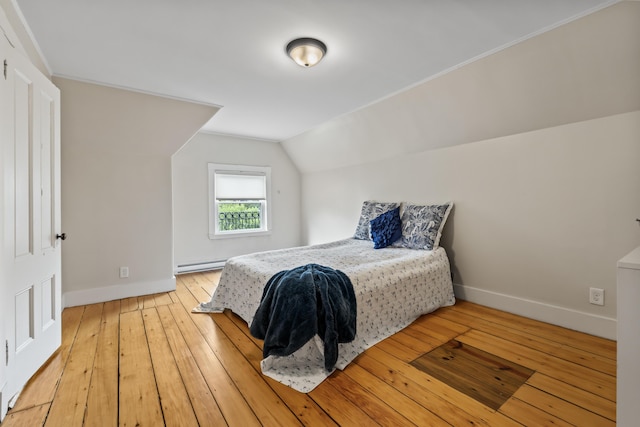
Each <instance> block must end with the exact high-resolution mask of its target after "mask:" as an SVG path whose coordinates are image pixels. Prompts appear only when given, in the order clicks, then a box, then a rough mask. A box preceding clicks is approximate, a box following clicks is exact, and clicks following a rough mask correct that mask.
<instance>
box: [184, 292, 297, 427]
mask: <svg viewBox="0 0 640 427" xmlns="http://www.w3.org/2000/svg"><path fill="white" fill-rule="evenodd" d="M176 292H177V293H178V296H179V297H180V298H181V299H184V301H183V308H182V309H181V310H178V309H177V308H175V309H174V310H173V313H174V316H175V317H176V320H177V321H178V324H179V325H180V326H181V327H184V328H185V331H184V332H183V333H184V334H185V338H187V333H186V332H187V331H189V335H190V336H193V337H196V336H197V335H196V334H198V335H200V334H201V335H200V336H204V339H205V340H206V342H207V343H209V347H210V348H209V350H213V352H214V353H215V355H216V357H217V358H218V360H219V361H220V363H221V364H222V365H223V366H224V367H225V369H226V371H227V372H228V373H229V376H230V377H231V378H232V379H233V381H234V383H235V384H236V387H238V390H240V392H241V393H242V395H243V396H244V398H245V399H246V401H247V402H248V403H249V405H250V406H251V408H252V409H253V411H254V412H255V414H256V416H257V417H258V419H259V420H260V421H261V422H262V423H264V424H268V425H271V424H273V425H276V424H278V423H284V424H286V425H301V423H300V421H299V420H298V419H297V418H296V416H295V415H294V414H293V413H292V412H291V410H289V409H288V408H287V406H286V405H285V404H284V402H283V401H282V399H280V397H279V396H278V395H277V394H275V393H274V392H273V390H272V389H271V388H270V387H269V386H268V384H267V383H266V382H265V381H264V379H263V378H262V376H261V375H259V374H258V373H257V372H255V370H253V369H252V368H251V365H250V363H249V362H248V361H247V360H246V359H245V358H244V356H243V355H242V354H241V353H240V352H238V351H237V349H236V347H235V346H234V345H233V344H232V343H231V342H230V341H229V339H228V338H227V336H226V335H225V334H224V332H222V331H221V330H220V329H219V328H218V327H217V326H216V325H215V322H213V320H212V319H211V318H210V317H209V316H207V315H204V316H203V315H201V314H192V313H188V312H186V308H187V307H194V306H195V304H194V303H197V302H196V301H195V299H194V298H193V296H192V295H191V294H190V293H189V292H188V291H186V289H183V288H181V287H178V289H177V290H176ZM171 307H175V306H171ZM194 322H195V323H194ZM187 341H188V339H187ZM196 342H200V343H201V341H198V340H197V339H194V344H195V343H196ZM190 345H191V344H190Z"/></svg>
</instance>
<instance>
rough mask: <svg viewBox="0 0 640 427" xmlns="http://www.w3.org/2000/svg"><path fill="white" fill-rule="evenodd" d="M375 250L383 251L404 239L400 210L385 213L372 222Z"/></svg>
mask: <svg viewBox="0 0 640 427" xmlns="http://www.w3.org/2000/svg"><path fill="white" fill-rule="evenodd" d="M370 226H371V238H372V240H373V248H374V249H382V248H386V247H387V246H389V245H391V244H392V243H393V242H395V241H396V240H398V239H399V238H400V237H402V221H400V208H399V207H398V208H395V209H392V210H390V211H387V212H385V213H383V214H382V215H380V216H378V217H376V218H375V219H372V220H371V221H370Z"/></svg>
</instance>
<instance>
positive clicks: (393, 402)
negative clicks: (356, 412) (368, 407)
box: [328, 363, 451, 427]
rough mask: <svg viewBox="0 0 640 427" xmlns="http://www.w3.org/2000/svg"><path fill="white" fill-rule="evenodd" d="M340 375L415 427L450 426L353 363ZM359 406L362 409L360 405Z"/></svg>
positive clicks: (331, 379) (330, 379)
mask: <svg viewBox="0 0 640 427" xmlns="http://www.w3.org/2000/svg"><path fill="white" fill-rule="evenodd" d="M342 374H344V375H348V376H349V377H350V378H351V379H353V380H354V381H355V382H356V383H358V384H359V385H360V386H361V387H362V388H364V389H365V390H367V391H368V392H369V393H375V395H376V396H377V397H378V398H379V399H381V400H383V401H384V402H386V403H387V404H388V405H389V406H390V407H392V408H394V409H395V410H396V411H397V412H398V413H400V414H401V415H402V416H403V417H405V418H407V419H408V420H410V421H411V422H412V423H414V424H415V425H418V426H440V427H442V426H450V425H451V424H449V423H447V422H446V421H444V420H443V419H442V418H440V417H439V416H438V415H436V414H434V413H433V412H431V411H429V410H427V409H426V408H424V407H423V406H420V405H419V404H418V403H416V402H415V401H414V400H413V399H411V398H409V397H407V396H405V395H404V394H402V393H401V392H400V391H398V390H396V389H395V388H393V387H392V386H390V385H389V384H387V383H385V382H384V381H382V380H381V379H379V378H378V377H376V376H375V375H373V374H371V373H370V372H368V371H367V370H365V369H363V368H362V367H361V366H359V365H357V364H355V363H354V364H351V365H349V366H347V367H346V368H345V370H344V371H343V372H342ZM328 381H333V378H329V379H328ZM357 403H358V402H356V404H357ZM359 406H360V407H362V406H361V404H360V405H359Z"/></svg>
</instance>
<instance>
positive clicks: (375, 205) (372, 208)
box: [353, 200, 400, 240]
mask: <svg viewBox="0 0 640 427" xmlns="http://www.w3.org/2000/svg"><path fill="white" fill-rule="evenodd" d="M398 206H400V203H393V202H390V203H386V202H376V201H374V200H367V201H365V202H363V203H362V209H361V211H360V220H359V221H358V226H357V227H356V232H355V234H354V235H353V238H354V239H360V240H371V231H370V226H369V222H370V221H371V220H372V219H374V218H377V217H379V216H380V215H382V214H383V213H385V212H387V211H390V210H391V209H395V208H397V207H398Z"/></svg>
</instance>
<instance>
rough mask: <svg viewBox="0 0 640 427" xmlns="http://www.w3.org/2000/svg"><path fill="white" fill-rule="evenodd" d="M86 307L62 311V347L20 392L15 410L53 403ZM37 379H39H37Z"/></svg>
mask: <svg viewBox="0 0 640 427" xmlns="http://www.w3.org/2000/svg"><path fill="white" fill-rule="evenodd" d="M84 309H85V307H84V306H78V307H70V308H66V309H65V310H64V311H63V312H62V341H61V344H60V348H59V349H58V350H56V352H55V353H54V354H53V355H52V356H51V357H50V358H49V360H47V362H46V363H45V364H44V365H43V366H42V368H40V369H39V370H38V372H36V374H35V375H34V376H33V377H32V378H31V379H30V380H29V381H28V382H27V384H26V385H25V387H24V389H23V390H22V391H21V392H20V399H18V402H17V403H16V405H15V406H14V408H13V410H14V411H20V410H22V409H26V408H27V407H34V406H40V405H43V404H45V403H49V404H50V403H51V401H52V400H53V396H54V394H55V392H56V389H57V388H58V383H59V381H60V377H61V376H62V372H63V370H64V367H65V365H66V364H67V361H68V359H69V352H70V351H71V346H72V345H73V342H74V340H75V339H76V334H77V332H78V328H79V327H80V322H81V320H82V314H83V313H84ZM36 379H37V381H35V380H36ZM26 405H28V406H26Z"/></svg>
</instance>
